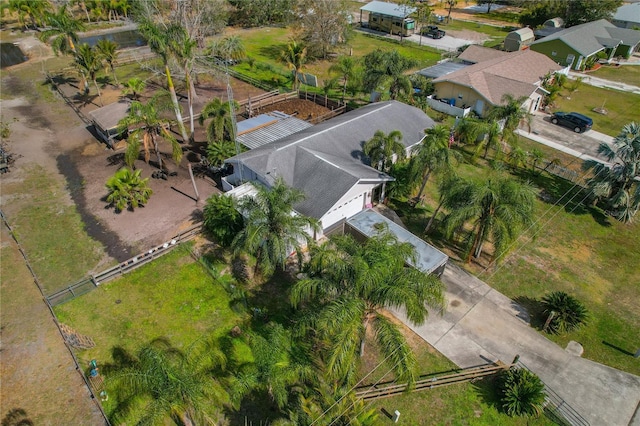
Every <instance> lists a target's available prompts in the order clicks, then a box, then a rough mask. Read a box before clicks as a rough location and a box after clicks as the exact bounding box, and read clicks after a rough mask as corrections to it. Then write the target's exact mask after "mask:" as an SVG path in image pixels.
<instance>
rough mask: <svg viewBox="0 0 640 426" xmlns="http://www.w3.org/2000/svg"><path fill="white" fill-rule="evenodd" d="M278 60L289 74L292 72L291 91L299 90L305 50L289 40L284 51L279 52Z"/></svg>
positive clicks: (301, 45) (305, 60)
mask: <svg viewBox="0 0 640 426" xmlns="http://www.w3.org/2000/svg"><path fill="white" fill-rule="evenodd" d="M280 60H281V61H282V62H284V63H285V64H286V65H287V66H288V67H289V69H290V70H291V72H293V87H292V88H293V90H298V89H299V88H300V83H302V81H301V80H300V75H299V74H300V73H301V72H302V70H303V69H304V64H305V63H306V62H307V48H306V47H305V46H304V45H303V44H301V43H298V42H296V41H295V40H291V41H290V42H289V44H287V47H286V49H285V50H283V51H282V52H280Z"/></svg>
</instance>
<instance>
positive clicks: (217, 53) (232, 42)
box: [208, 36, 246, 62]
mask: <svg viewBox="0 0 640 426" xmlns="http://www.w3.org/2000/svg"><path fill="white" fill-rule="evenodd" d="M208 53H209V54H210V55H211V56H213V57H214V58H217V59H222V60H224V61H227V62H228V61H239V60H241V59H244V58H245V57H246V51H245V48H244V44H243V43H242V39H241V38H240V37H239V36H229V37H224V38H222V39H217V40H213V41H211V43H209V46H208Z"/></svg>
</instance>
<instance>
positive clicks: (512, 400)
mask: <svg viewBox="0 0 640 426" xmlns="http://www.w3.org/2000/svg"><path fill="white" fill-rule="evenodd" d="M498 389H499V392H500V402H501V403H502V408H503V409H504V411H505V412H506V413H507V414H508V415H510V416H536V417H537V416H539V415H540V413H542V411H543V407H544V401H545V391H544V383H542V381H541V380H540V378H539V377H538V376H536V375H535V374H534V373H532V372H531V371H529V370H527V369H524V368H512V369H509V370H506V371H505V372H503V373H502V374H501V376H500V378H499V385H498Z"/></svg>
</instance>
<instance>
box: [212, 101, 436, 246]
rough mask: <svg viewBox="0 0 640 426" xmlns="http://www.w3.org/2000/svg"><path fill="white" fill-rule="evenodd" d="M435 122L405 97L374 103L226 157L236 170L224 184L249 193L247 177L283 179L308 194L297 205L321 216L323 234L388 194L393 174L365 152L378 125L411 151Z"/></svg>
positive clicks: (231, 189) (227, 188)
mask: <svg viewBox="0 0 640 426" xmlns="http://www.w3.org/2000/svg"><path fill="white" fill-rule="evenodd" d="M434 125H435V123H434V121H433V120H431V119H430V118H429V117H428V116H427V115H426V114H425V113H424V112H423V111H421V110H420V109H418V108H415V107H412V106H409V105H406V104H403V103H401V102H397V101H387V102H380V103H374V104H370V105H367V106H364V107H362V108H358V109H357V110H354V111H350V112H347V113H345V114H342V115H340V116H338V117H335V118H333V119H331V120H328V121H325V122H323V123H320V124H317V125H315V126H313V127H310V128H308V129H304V130H302V131H300V132H297V133H295V134H292V135H289V136H286V137H284V138H282V139H279V140H276V141H274V142H271V143H268V144H265V145H262V146H259V147H257V148H255V149H252V150H250V151H247V152H243V153H241V154H239V155H236V156H234V157H231V158H229V159H227V160H226V163H227V164H229V165H231V166H233V173H232V174H231V175H229V176H227V177H225V178H224V180H223V189H224V190H225V191H229V193H231V195H236V196H237V195H238V194H242V193H246V191H247V189H246V186H247V185H246V184H244V183H245V182H247V181H249V182H259V183H262V184H263V185H267V186H270V185H271V184H272V183H273V182H274V181H275V178H276V177H277V178H280V177H281V178H283V179H284V181H285V183H286V184H287V185H289V186H291V187H293V188H297V189H300V190H301V191H303V192H304V194H305V195H306V198H305V200H304V201H302V202H300V203H299V204H298V205H296V206H294V208H295V210H296V211H297V212H298V213H301V214H303V215H306V216H310V217H313V218H316V219H318V220H319V221H320V224H321V228H322V230H323V232H322V234H320V235H316V238H320V237H321V236H322V235H323V234H324V233H326V232H328V231H329V230H331V229H333V228H335V227H336V226H338V225H339V224H342V223H344V221H345V220H346V219H348V218H350V217H351V216H353V215H355V214H357V213H358V212H360V211H362V210H364V209H366V208H368V207H371V205H372V204H373V203H374V202H376V201H378V200H380V199H381V198H384V192H385V184H386V182H390V181H392V180H393V178H392V177H391V176H389V175H387V174H386V173H382V172H380V171H378V170H376V169H375V168H373V167H371V165H370V163H369V160H368V159H367V158H366V157H365V156H364V154H363V152H362V147H363V145H364V143H365V142H366V141H368V140H369V139H371V138H372V137H373V135H374V133H375V132H376V131H377V130H381V131H383V132H385V133H386V134H388V133H389V132H392V131H394V130H399V131H400V132H401V133H402V135H403V138H402V143H403V144H404V145H405V147H406V149H407V153H409V151H410V150H411V148H412V147H413V146H414V145H416V144H418V143H420V141H421V140H422V139H423V138H424V136H425V134H424V130H425V129H427V128H431V127H433V126H434ZM243 184H244V185H243ZM234 193H238V194H234Z"/></svg>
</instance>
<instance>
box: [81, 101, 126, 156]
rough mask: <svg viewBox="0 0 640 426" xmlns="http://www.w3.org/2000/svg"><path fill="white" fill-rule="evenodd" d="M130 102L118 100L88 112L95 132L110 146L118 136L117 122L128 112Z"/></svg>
mask: <svg viewBox="0 0 640 426" xmlns="http://www.w3.org/2000/svg"><path fill="white" fill-rule="evenodd" d="M130 106H131V103H130V102H129V101H128V100H120V101H118V102H114V103H112V104H109V105H106V106H103V107H102V108H98V109H96V110H93V111H91V112H89V116H90V117H91V121H92V122H93V126H94V128H95V130H96V133H97V134H98V135H99V136H100V138H102V140H103V141H105V143H106V144H107V145H109V146H110V147H111V146H112V145H113V140H114V139H115V138H116V137H118V123H119V122H120V120H122V119H123V118H124V117H126V116H127V114H128V113H129V108H130Z"/></svg>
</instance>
